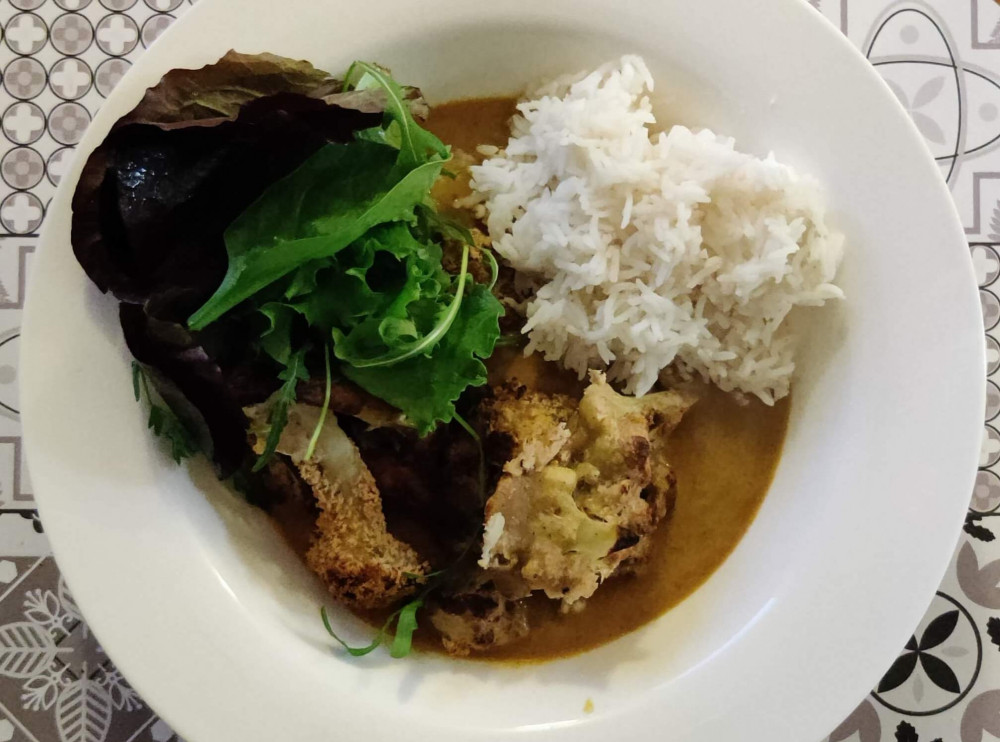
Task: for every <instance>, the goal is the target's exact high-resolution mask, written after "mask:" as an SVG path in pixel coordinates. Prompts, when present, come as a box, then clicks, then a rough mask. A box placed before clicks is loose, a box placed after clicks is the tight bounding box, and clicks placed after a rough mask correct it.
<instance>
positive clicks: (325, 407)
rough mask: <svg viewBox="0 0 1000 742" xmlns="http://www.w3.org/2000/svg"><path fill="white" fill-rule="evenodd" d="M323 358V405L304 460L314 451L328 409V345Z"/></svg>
mask: <svg viewBox="0 0 1000 742" xmlns="http://www.w3.org/2000/svg"><path fill="white" fill-rule="evenodd" d="M323 360H324V362H325V364H326V386H325V387H324V391H323V407H322V408H321V409H320V413H319V420H318V421H317V422H316V428H315V429H314V430H313V434H312V436H311V437H310V438H309V445H308V446H307V447H306V456H305V460H306V461H309V460H310V459H312V457H313V453H314V452H315V451H316V444H317V443H318V442H319V436H320V434H321V433H322V432H323V426H324V425H325V424H326V415H327V413H328V412H329V411H330V387H331V385H332V377H331V374H330V346H329V345H327V346H326V347H325V348H324V349H323Z"/></svg>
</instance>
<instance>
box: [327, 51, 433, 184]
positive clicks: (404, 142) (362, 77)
mask: <svg viewBox="0 0 1000 742" xmlns="http://www.w3.org/2000/svg"><path fill="white" fill-rule="evenodd" d="M345 78H346V79H345V81H344V82H345V84H346V85H348V86H353V87H354V88H355V89H357V90H364V89H367V88H371V87H380V88H382V89H383V90H384V91H385V94H386V102H385V116H386V118H387V119H389V125H386V126H383V131H385V132H387V134H386V135H385V141H387V143H392V138H394V137H395V138H398V149H399V164H400V166H402V167H404V168H407V169H409V168H414V167H417V166H418V165H419V164H421V163H423V162H427V160H428V157H429V156H433V155H437V156H439V157H441V158H443V159H448V158H449V157H450V149H449V148H448V147H447V146H446V145H445V144H444V143H443V142H442V141H441V140H440V139H438V138H437V137H436V136H434V134H432V133H431V132H429V131H427V129H424V128H423V127H421V126H420V125H418V124H417V122H416V121H415V120H414V118H413V114H412V113H411V112H410V107H409V106H408V105H407V103H406V94H405V93H404V92H403V89H402V88H401V87H400V85H399V83H397V82H396V81H395V80H393V79H392V77H390V76H389V75H388V74H387V73H386V71H385V70H383V69H382V68H381V67H379V66H377V65H374V64H369V63H368V62H355V63H354V64H352V65H351V67H350V69H348V70H347V75H345ZM389 132H391V135H390V134H389ZM428 153H430V154H428Z"/></svg>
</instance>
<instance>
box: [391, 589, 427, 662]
mask: <svg viewBox="0 0 1000 742" xmlns="http://www.w3.org/2000/svg"><path fill="white" fill-rule="evenodd" d="M423 605H424V599H423V598H417V599H416V600H411V601H410V602H409V603H407V604H406V605H404V606H403V607H402V608H400V609H399V617H398V618H397V619H396V633H395V635H394V636H393V638H392V648H391V649H390V650H389V655H390V656H392V657H393V658H395V659H401V658H403V657H405V656H406V655H408V654H409V653H410V648H411V647H412V646H413V632H415V631H416V630H417V611H419V610H420V608H421V607H422V606H423Z"/></svg>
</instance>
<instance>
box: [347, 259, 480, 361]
mask: <svg viewBox="0 0 1000 742" xmlns="http://www.w3.org/2000/svg"><path fill="white" fill-rule="evenodd" d="M468 275H469V246H468V245H465V246H464V247H463V249H462V267H461V270H460V272H459V274H458V284H457V286H456V287H455V296H454V297H453V298H452V299H451V301H450V302H448V305H447V309H446V311H445V312H444V314H443V316H442V317H441V318H440V319H439V320H437V322H435V324H434V326H433V327H432V328H431V330H430V331H429V332H428V333H427V334H426V335H424V336H423V337H421V338H420V339H419V340H416V341H414V342H412V343H403V344H400V345H398V346H397V347H396V348H395V349H393V350H391V351H389V352H387V353H384V354H382V355H379V356H375V357H372V358H364V357H356V356H352V355H351V354H350V352H349V351H347V350H345V349H344V348H343V346H344V345H346V343H345V342H344V341H345V340H347V338H346V336H345V335H344V334H343V333H341V332H340V331H339V330H337V329H334V332H333V337H334V340H336V341H338V342H337V345H336V346H335V347H336V349H337V350H336V353H337V357H338V358H340V359H341V360H342V361H347V363H349V364H350V365H351V366H352V367H354V368H356V369H363V368H375V367H377V366H394V365H396V364H397V363H402V362H403V361H405V360H407V359H409V358H413V357H414V356H419V355H421V354H426V353H429V352H430V351H431V349H433V348H434V346H435V345H437V344H438V342H440V340H441V338H443V337H444V335H445V333H446V332H448V330H450V329H451V326H452V324H454V322H455V318H456V317H457V316H458V311H459V309H460V308H461V306H462V299H463V298H464V296H465V281H466V278H467V277H468ZM386 319H388V318H386ZM385 324H386V320H385V319H384V320H382V322H380V326H381V327H380V329H382V327H384V326H385ZM409 324H410V326H411V327H413V330H411V331H410V332H411V333H413V332H415V331H416V326H415V325H414V323H412V322H410V323H409ZM397 330H398V326H397ZM402 335H403V333H399V332H397V334H396V336H395V338H396V340H397V341H398V338H399V337H401V336H402ZM382 338H383V340H385V339H386V331H385V330H384V329H383V330H382Z"/></svg>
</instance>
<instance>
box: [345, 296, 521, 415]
mask: <svg viewBox="0 0 1000 742" xmlns="http://www.w3.org/2000/svg"><path fill="white" fill-rule="evenodd" d="M501 314H503V306H502V305H501V304H500V302H499V301H497V299H496V298H495V297H494V296H493V295H492V294H491V293H490V292H489V290H487V288H486V287H485V286H482V285H479V284H476V285H474V286H473V287H472V288H471V289H469V291H468V293H467V295H466V297H465V299H464V301H463V302H462V305H461V307H460V308H459V312H458V316H456V317H455V321H454V322H453V323H452V325H451V329H450V330H449V331H448V332H447V333H446V334H445V335H444V337H443V338H442V339H441V341H440V342H439V343H438V344H437V345H436V346H435V348H434V350H433V353H432V354H431V355H429V356H426V355H421V356H416V357H414V358H409V359H407V360H405V361H402V362H400V363H397V364H395V365H393V366H375V367H371V368H355V367H354V366H350V365H346V366H344V367H343V369H342V370H343V373H344V375H345V376H346V377H347V378H349V379H350V380H351V381H353V382H354V383H355V384H357V385H358V386H360V387H362V388H364V389H366V390H368V391H369V392H370V393H372V394H374V395H375V396H376V397H380V398H381V399H384V400H385V401H386V402H388V403H389V404H391V405H393V406H394V407H397V408H398V409H400V410H402V411H403V412H404V413H406V417H407V418H408V419H409V421H410V422H411V423H413V425H414V426H415V427H416V428H417V430H418V431H419V432H420V433H422V434H423V433H427V432H429V431H431V430H433V429H434V427H435V426H436V425H437V424H438V423H439V422H448V421H450V420H452V419H454V416H455V401H456V400H457V399H458V398H459V396H461V394H462V392H464V391H465V390H466V389H467V388H468V387H470V386H480V385H482V384H485V383H486V366H485V365H484V364H483V361H482V360H481V359H484V358H489V356H490V354H491V353H492V352H493V346H494V344H495V343H496V341H497V338H499V337H500V324H499V320H500V315H501Z"/></svg>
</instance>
